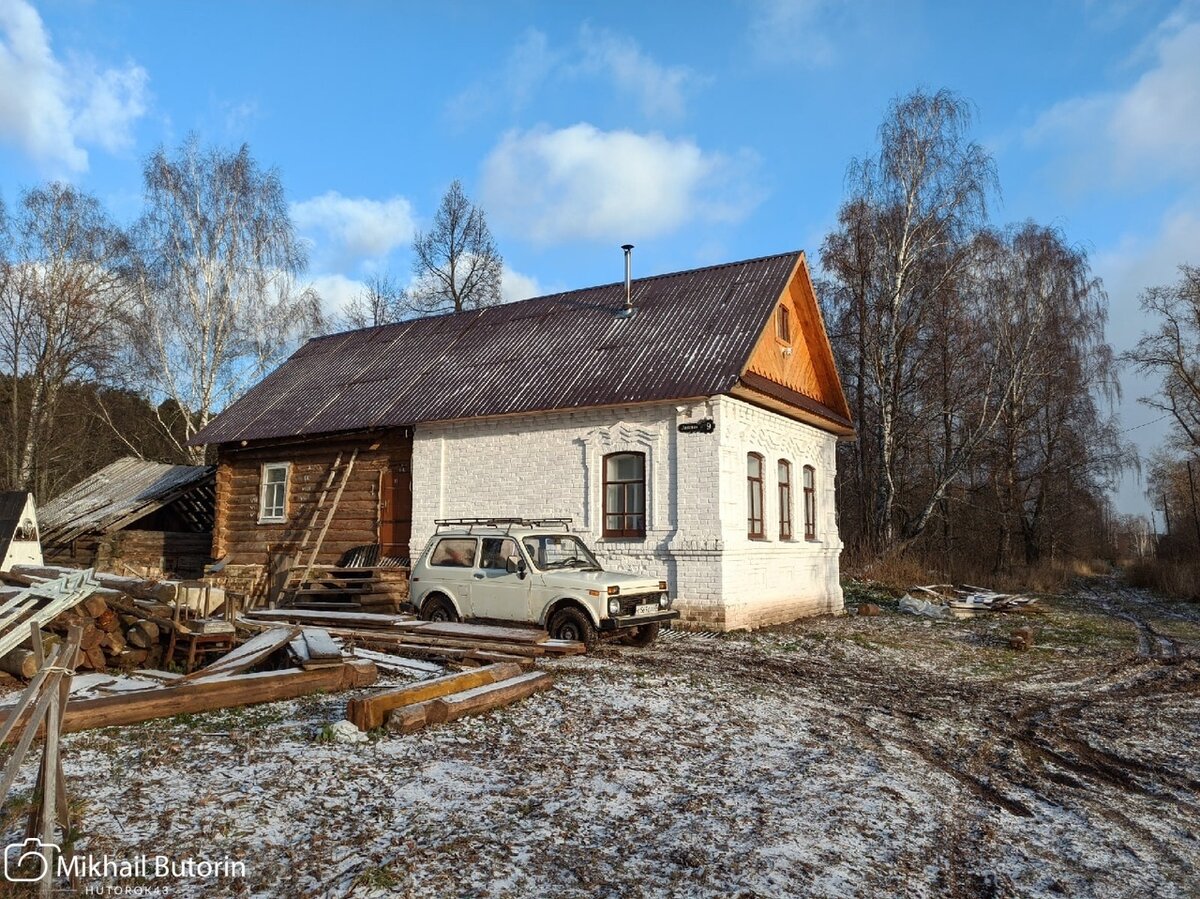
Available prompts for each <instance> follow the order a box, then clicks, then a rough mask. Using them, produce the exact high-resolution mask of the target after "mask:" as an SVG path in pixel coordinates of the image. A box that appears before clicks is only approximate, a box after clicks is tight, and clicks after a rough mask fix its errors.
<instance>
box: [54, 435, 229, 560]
mask: <svg viewBox="0 0 1200 899" xmlns="http://www.w3.org/2000/svg"><path fill="white" fill-rule="evenodd" d="M215 471H216V468H215V467H214V466H211V465H167V464H165V463H162V462H147V461H146V460H144V459H137V458H134V457H132V456H130V457H126V458H124V459H118V460H117V461H116V462H113V463H112V464H111V465H106V466H105V467H104V468H102V469H100V470H99V471H98V472H96V473H95V474H94V475H92V476H91V477H89V478H85V479H84V480H82V481H80V482H79V483H78V484H76V485H75V486H74V487H72V488H71V489H70V490H68V491H67V492H66V493H63V494H61V495H59V496H57V497H55V498H54V499H52V500H51V501H50V502H48V503H46V505H44V506H42V507H41V508H40V509H38V513H37V514H38V524H39V525H40V526H41V530H42V544H43V545H44V546H50V545H54V544H62V543H68V542H70V541H71V540H74V539H75V538H76V537H78V536H80V535H81V534H86V533H102V532H104V531H107V530H109V529H110V528H113V527H114V526H118V525H120V526H123V523H129V522H132V521H136V520H137V519H139V518H142V517H144V516H146V515H149V514H150V513H151V512H154V511H155V510H157V509H161V508H162V507H163V506H165V505H167V504H169V503H173V502H175V501H176V500H178V499H181V498H183V497H184V496H185V495H186V494H188V493H190V492H192V491H199V493H200V494H202V495H198V496H197V497H195V498H194V499H195V500H196V501H195V502H191V501H190V500H189V509H188V510H185V511H186V512H187V513H188V515H189V517H195V518H196V522H195V523H196V525H197V528H198V529H200V530H204V529H205V528H204V524H205V521H204V519H205V515H206V513H207V527H208V528H211V527H212V482H213V481H214V472H215ZM206 482H208V483H206ZM204 507H207V510H205V508H204Z"/></svg>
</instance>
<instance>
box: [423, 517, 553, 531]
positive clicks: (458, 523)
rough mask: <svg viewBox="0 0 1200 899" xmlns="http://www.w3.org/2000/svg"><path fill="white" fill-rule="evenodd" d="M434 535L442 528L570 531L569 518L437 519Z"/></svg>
mask: <svg viewBox="0 0 1200 899" xmlns="http://www.w3.org/2000/svg"><path fill="white" fill-rule="evenodd" d="M433 523H434V524H435V525H436V529H435V531H434V533H437V534H440V533H442V529H443V528H466V529H467V533H468V534H471V533H474V530H475V528H477V527H479V528H496V529H500V528H503V529H504V533H505V534H511V533H512V529H513V528H562V529H563V530H565V531H570V530H571V519H570V518H437V519H434V522H433Z"/></svg>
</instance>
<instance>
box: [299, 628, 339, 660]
mask: <svg viewBox="0 0 1200 899" xmlns="http://www.w3.org/2000/svg"><path fill="white" fill-rule="evenodd" d="M301 633H302V635H303V637H304V642H305V643H306V644H308V657H309V658H310V659H314V660H315V659H340V658H341V657H342V647H341V644H339V643H335V642H334V640H333V638H332V637H331V636H329V631H326V630H322V629H321V628H319V627H306V628H304V630H303V631H302V632H301Z"/></svg>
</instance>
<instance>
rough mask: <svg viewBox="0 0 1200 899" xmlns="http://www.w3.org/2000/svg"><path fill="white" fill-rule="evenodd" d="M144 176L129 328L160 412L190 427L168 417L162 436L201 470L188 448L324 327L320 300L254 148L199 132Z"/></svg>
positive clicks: (155, 160) (278, 194) (157, 157)
mask: <svg viewBox="0 0 1200 899" xmlns="http://www.w3.org/2000/svg"><path fill="white" fill-rule="evenodd" d="M144 174H145V186H146V209H145V212H144V214H143V217H142V219H141V220H140V222H139V225H138V239H139V242H140V245H141V252H142V258H143V260H144V265H143V268H142V270H141V272H140V277H139V279H138V291H137V297H138V308H137V315H136V316H134V317H133V318H131V319H130V322H129V324H130V331H131V333H132V335H133V337H134V340H135V346H136V348H137V351H138V354H139V360H140V363H141V365H142V367H143V369H144V371H145V373H146V376H147V385H146V386H147V388H148V390H149V392H150V394H151V396H152V397H153V398H154V399H155V400H156V405H157V406H158V408H159V409H160V410H161V409H169V410H172V411H177V412H178V414H179V415H180V416H181V417H182V419H183V420H182V427H180V426H179V425H178V423H177V422H172V421H170V420H167V419H166V418H164V419H163V420H162V422H161V423H162V426H163V430H164V433H166V434H168V435H171V436H172V438H173V442H174V443H175V444H176V448H177V450H178V453H179V455H180V458H182V459H185V460H191V461H194V462H199V461H201V460H202V459H203V455H204V454H203V449H202V448H200V447H189V446H187V445H186V443H187V440H188V439H190V438H191V437H192V435H194V434H195V433H196V432H197V431H198V430H199V429H200V428H203V427H204V426H205V425H206V424H207V423H208V421H209V419H210V418H211V417H212V416H213V414H214V413H216V412H217V411H219V410H220V409H221V408H223V407H224V406H225V405H226V404H227V403H229V402H230V401H232V400H233V399H235V398H236V397H237V396H238V395H239V394H240V393H241V392H242V391H243V390H244V389H245V388H246V387H248V386H249V385H250V384H252V383H254V382H255V381H256V380H258V379H259V378H261V377H262V376H263V375H264V374H265V373H266V371H267V370H268V369H270V368H271V367H272V366H274V365H275V364H277V363H278V362H279V361H281V360H282V359H283V358H284V357H285V356H286V355H287V353H288V351H289V350H290V349H291V348H292V347H293V346H294V344H295V342H296V340H297V339H298V338H299V337H302V336H304V335H305V334H307V333H310V332H311V331H313V330H315V329H316V328H318V327H319V326H320V318H321V313H320V302H319V298H318V297H317V295H316V294H315V292H314V291H312V290H311V289H301V288H299V287H298V286H297V283H296V279H297V277H298V276H299V275H300V274H301V273H302V272H303V271H304V269H305V267H306V265H307V259H306V256H305V252H304V249H303V247H302V245H301V243H300V241H299V240H298V239H297V237H296V234H295V231H294V229H293V227H292V222H291V219H290V218H289V216H288V207H287V203H286V201H285V198H284V190H283V184H282V183H281V181H280V179H279V175H278V173H277V172H276V171H274V170H264V169H262V168H261V167H260V166H259V165H258V163H257V162H256V161H255V160H254V158H253V157H252V156H251V155H250V150H249V147H247V146H246V145H244V144H243V145H242V146H241V147H240V148H239V149H238V150H237V151H236V152H226V151H223V150H221V149H219V148H215V147H210V148H206V147H201V146H200V144H199V142H198V140H197V138H196V137H195V136H192V137H190V138H189V139H188V140H187V141H186V142H185V143H184V144H183V146H181V147H180V148H179V150H178V152H177V153H176V154H175V155H174V156H173V157H171V156H168V155H167V154H166V152H165V151H164V150H163V149H161V148H160V149H159V150H158V151H157V152H156V153H154V154H153V155H152V156H151V157H150V158H149V159H148V160H147V161H146V165H145V170H144Z"/></svg>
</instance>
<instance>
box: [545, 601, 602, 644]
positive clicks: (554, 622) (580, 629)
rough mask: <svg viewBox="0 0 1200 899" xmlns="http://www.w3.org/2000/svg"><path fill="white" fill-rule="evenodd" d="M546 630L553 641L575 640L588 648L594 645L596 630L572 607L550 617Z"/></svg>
mask: <svg viewBox="0 0 1200 899" xmlns="http://www.w3.org/2000/svg"><path fill="white" fill-rule="evenodd" d="M546 630H547V631H549V632H550V636H551V637H553V638H554V639H555V640H576V641H578V642H580V643H586V644H587V645H588V646H589V647H590V646H594V645H595V643H596V628H595V627H594V626H593V625H592V622H591V620H590V619H589V618H588V617H587V615H585V614H584V613H583V612H581V611H579V609H576V608H574V607H573V606H567V607H566V608H565V609H559V610H558V611H557V612H555V613H554V614H553V615H551V616H550V621H549V622H547V625H546Z"/></svg>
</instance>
